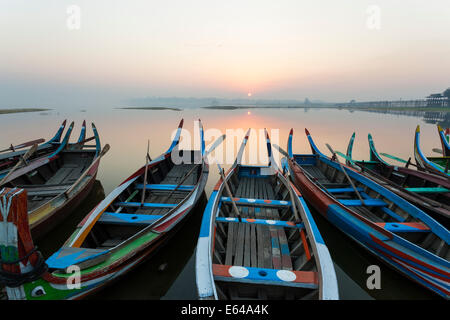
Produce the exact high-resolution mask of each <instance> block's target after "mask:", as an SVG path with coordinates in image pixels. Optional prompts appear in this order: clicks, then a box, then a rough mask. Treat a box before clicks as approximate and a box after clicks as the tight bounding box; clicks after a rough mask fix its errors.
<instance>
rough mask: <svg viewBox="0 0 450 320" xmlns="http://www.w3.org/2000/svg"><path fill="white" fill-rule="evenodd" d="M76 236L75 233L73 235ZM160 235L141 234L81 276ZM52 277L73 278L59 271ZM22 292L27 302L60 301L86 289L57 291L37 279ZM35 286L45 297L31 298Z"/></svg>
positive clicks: (151, 233) (100, 267)
mask: <svg viewBox="0 0 450 320" xmlns="http://www.w3.org/2000/svg"><path fill="white" fill-rule="evenodd" d="M74 234H76V232H75V233H74ZM159 235H160V234H159V233H155V232H151V231H150V232H148V233H145V234H143V235H142V236H140V237H139V238H137V239H135V240H134V241H132V242H130V243H129V244H127V245H125V246H123V247H122V248H120V249H119V250H117V251H115V252H112V254H111V255H110V256H109V257H108V259H106V260H105V261H103V262H101V263H99V264H97V265H95V266H92V267H90V268H87V269H84V270H81V276H83V275H84V274H88V273H91V272H95V271H97V270H99V269H102V268H104V267H106V266H108V265H111V264H113V263H114V262H115V261H117V260H119V259H120V258H122V257H124V256H125V255H127V254H128V253H130V252H132V251H133V250H136V249H137V248H139V247H140V246H142V245H144V244H146V243H150V242H152V241H153V240H155V239H156V238H158V236H159ZM52 275H53V276H55V277H59V278H62V279H66V280H67V279H69V278H70V277H71V276H73V274H70V273H63V272H59V271H55V272H53V273H52ZM23 286H24V290H25V294H26V297H27V299H28V300H60V299H66V298H68V297H70V296H74V295H77V294H78V293H81V292H83V291H86V289H87V287H81V288H80V289H65V290H62V289H59V288H58V289H57V288H53V287H52V286H51V284H50V283H48V282H47V281H45V280H43V279H39V280H36V281H34V282H31V283H25V284H24V285H23ZM37 286H42V287H43V288H44V290H45V292H46V295H45V296H42V297H38V298H35V297H32V296H31V291H32V290H33V289H34V288H36V287H37Z"/></svg>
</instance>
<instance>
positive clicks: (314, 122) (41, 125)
mask: <svg viewBox="0 0 450 320" xmlns="http://www.w3.org/2000/svg"><path fill="white" fill-rule="evenodd" d="M182 118H183V119H184V128H185V129H187V131H189V132H190V133H191V135H192V136H191V143H192V145H195V144H194V143H197V145H198V140H199V139H198V132H196V131H194V127H195V123H194V122H195V120H197V119H199V118H201V120H202V122H203V126H204V129H205V136H206V138H207V140H206V144H207V145H209V144H211V143H212V142H213V140H214V139H215V138H217V137H218V136H219V135H220V134H222V133H227V132H228V133H230V135H229V137H228V138H227V139H226V143H224V148H218V149H217V152H214V153H213V156H215V157H216V158H219V159H224V160H225V163H224V164H223V167H224V168H225V169H227V168H228V167H229V166H230V165H231V161H230V159H231V160H233V159H234V155H235V153H236V150H237V149H238V148H239V145H240V143H241V141H242V137H243V134H244V132H245V131H246V130H247V129H248V128H252V135H251V139H250V141H249V143H248V144H247V152H246V154H245V157H244V163H248V164H256V163H266V162H267V152H266V145H265V142H264V139H265V138H264V135H263V131H262V130H263V129H264V128H267V130H268V131H269V134H270V135H271V138H272V143H277V144H279V145H280V146H282V147H283V148H286V143H287V138H288V134H289V130H290V128H294V143H293V149H294V152H295V153H310V148H309V145H308V143H307V139H306V136H305V133H304V129H305V128H308V130H309V131H310V133H311V135H312V137H313V138H314V139H315V142H316V144H317V146H318V147H319V148H320V149H321V150H322V151H323V152H324V153H325V154H329V152H328V150H327V148H326V147H325V143H329V144H330V145H331V146H332V147H333V148H334V149H335V150H339V151H342V152H344V153H345V150H346V148H347V143H348V140H349V138H350V136H351V134H352V133H353V132H356V140H355V144H354V148H353V156H354V158H355V159H361V160H362V159H368V158H369V146H368V142H367V134H368V133H371V134H372V136H373V138H374V142H375V145H376V147H377V149H378V151H379V152H385V153H389V154H392V155H396V156H398V157H400V158H403V159H406V160H407V159H408V158H409V157H411V158H412V159H414V157H413V143H414V132H415V128H416V125H418V124H419V125H420V126H421V137H422V138H421V146H422V150H423V151H424V153H425V154H427V155H432V154H433V152H432V149H433V148H440V142H439V137H438V134H437V129H436V125H435V124H434V123H433V122H434V121H430V119H429V118H424V117H423V116H421V115H418V116H411V115H410V114H409V115H401V114H395V115H393V114H384V113H373V112H364V111H352V112H350V111H348V110H338V109H325V108H324V109H313V108H310V109H248V110H246V109H238V110H207V109H201V108H198V109H184V110H181V111H171V110H123V109H110V110H96V109H89V108H85V109H83V110H72V111H68V110H52V111H46V112H40V113H39V112H37V113H20V114H19V113H18V114H4V115H0V127H1V128H2V135H1V136H0V149H3V148H6V147H7V146H9V145H10V144H11V143H12V144H19V143H21V142H25V141H29V140H33V139H37V138H45V139H49V138H50V137H52V136H53V135H54V133H55V132H56V130H57V128H58V126H59V125H60V124H61V122H62V121H63V120H64V119H67V120H68V121H69V122H70V121H75V128H74V131H73V133H72V137H71V141H76V140H77V138H78V135H79V130H80V127H81V123H82V121H83V120H84V119H85V120H86V121H87V122H88V124H89V127H88V132H87V135H86V137H90V136H91V135H92V130H91V128H90V122H94V123H95V124H96V127H97V129H98V132H99V134H100V139H101V142H102V144H103V145H104V144H105V143H109V144H110V145H111V150H110V151H109V152H108V153H107V154H106V156H105V157H104V158H103V159H102V160H101V164H100V170H99V172H98V176H97V179H98V182H97V183H96V185H95V187H94V189H93V191H92V192H91V193H90V195H89V197H88V198H87V199H86V200H85V201H84V202H83V203H82V204H81V205H80V207H79V208H77V210H76V212H75V213H74V214H73V215H72V216H71V217H70V218H69V219H67V221H65V222H64V223H63V224H62V225H61V226H60V227H58V228H56V229H55V231H53V232H52V233H50V234H49V235H47V237H46V238H45V239H43V240H41V241H40V242H38V243H37V245H38V246H39V248H40V250H42V252H43V254H44V256H46V257H48V256H49V255H50V254H51V253H52V252H53V251H54V250H56V249H58V248H59V247H60V246H61V245H62V244H63V243H64V241H65V240H66V239H67V238H68V237H69V235H70V233H71V232H72V231H73V229H74V227H75V226H76V225H77V224H78V223H79V221H80V220H81V219H82V218H83V217H84V216H85V215H86V214H87V213H88V212H89V211H90V210H91V209H92V208H93V207H94V206H95V205H96V204H97V203H98V202H99V201H101V200H102V199H103V198H104V197H105V194H108V193H109V192H111V191H112V190H113V189H114V188H115V187H116V186H117V185H118V184H120V183H121V182H122V181H123V180H125V179H126V178H127V177H128V176H129V175H130V174H132V173H133V172H134V171H135V170H136V169H137V168H138V167H141V166H142V165H144V164H145V154H146V148H147V141H148V140H149V141H150V155H151V157H152V158H155V157H157V156H158V155H159V154H161V153H162V152H164V151H165V150H166V149H167V148H168V147H169V145H170V141H171V134H172V133H173V131H174V130H175V129H176V127H177V126H178V123H179V121H180V120H181V119H182ZM437 121H439V119H437ZM444 124H445V121H444ZM227 130H228V131H227ZM233 134H235V136H233ZM195 140H197V141H195ZM188 145H189V136H185V139H184V141H183V142H182V147H183V146H184V147H187V146H188ZM275 155H277V153H275ZM227 158H228V161H226V160H227ZM388 160H389V161H388V162H392V163H394V161H393V160H390V159H388ZM397 164H398V165H401V163H397ZM217 180H218V170H217V167H216V165H214V164H211V166H210V175H209V179H208V183H207V186H206V189H205V194H204V196H203V197H202V201H200V203H199V204H198V205H197V207H196V209H195V210H194V213H193V215H192V216H191V217H190V218H189V221H186V224H185V226H184V227H183V228H182V229H181V230H180V231H179V232H178V233H177V234H176V235H175V236H174V237H173V238H172V239H171V241H170V242H169V243H168V244H167V245H166V246H165V247H163V248H162V249H161V250H160V251H159V252H158V253H157V254H156V255H155V256H154V257H153V258H152V259H151V260H149V261H148V262H146V263H144V264H142V265H141V266H140V267H138V268H137V269H136V270H134V271H133V272H132V273H130V274H128V275H126V276H125V277H124V278H122V279H121V280H119V281H118V282H116V283H114V284H112V285H111V286H110V287H108V288H106V289H105V290H103V291H101V292H100V293H98V294H96V295H94V296H92V299H159V298H161V299H195V298H196V287H195V273H194V270H195V256H194V253H195V247H196V242H197V236H198V231H199V227H200V221H201V217H202V213H203V209H204V207H205V205H206V202H207V198H208V197H209V195H210V193H211V190H212V187H213V186H214V185H215V183H216V182H217ZM313 215H314V217H315V219H316V222H317V224H318V226H319V229H320V231H321V233H322V235H323V237H324V239H325V242H326V244H327V245H328V247H329V249H330V253H331V255H332V258H333V260H334V263H335V268H336V273H337V277H338V282H339V291H340V297H341V298H342V299H434V298H435V296H434V295H432V294H431V293H429V292H428V291H427V290H425V289H422V288H421V287H420V286H418V285H416V284H414V283H412V282H411V281H409V280H407V279H406V278H404V277H402V276H401V275H400V274H398V273H397V272H394V271H392V270H391V269H389V268H388V267H386V266H385V265H384V264H383V263H381V262H380V261H378V260H377V259H376V258H374V257H373V256H372V255H370V254H369V253H367V252H366V251H365V250H364V249H362V248H360V247H358V245H356V244H355V243H354V242H353V241H351V240H350V239H349V238H347V237H346V236H345V235H344V234H343V233H341V232H339V231H338V230H337V229H336V228H334V227H333V226H332V225H331V224H329V223H328V222H327V221H326V220H325V219H323V218H322V217H321V216H320V215H319V214H318V213H317V212H313ZM370 265H378V266H380V268H381V289H380V290H369V289H367V287H366V281H367V278H368V276H369V275H368V274H367V273H366V270H367V267H368V266H370Z"/></svg>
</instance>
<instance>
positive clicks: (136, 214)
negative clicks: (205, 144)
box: [81, 150, 202, 250]
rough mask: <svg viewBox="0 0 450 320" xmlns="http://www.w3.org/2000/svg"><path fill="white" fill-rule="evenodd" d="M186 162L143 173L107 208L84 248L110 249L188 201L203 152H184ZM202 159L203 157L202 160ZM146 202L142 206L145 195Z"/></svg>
mask: <svg viewBox="0 0 450 320" xmlns="http://www.w3.org/2000/svg"><path fill="white" fill-rule="evenodd" d="M180 153H182V155H184V157H183V158H184V160H183V162H182V163H180V164H176V165H175V164H174V163H173V161H172V160H171V158H170V157H168V158H166V159H165V160H163V161H161V162H159V163H158V164H157V165H155V166H153V167H150V168H149V169H148V171H147V180H146V183H145V194H144V179H145V172H143V173H142V174H141V175H140V176H139V177H138V178H137V179H136V180H135V181H134V182H133V183H131V184H130V185H129V186H128V187H127V188H126V189H125V190H124V191H123V192H122V193H121V194H119V195H118V196H117V198H116V199H115V201H114V202H113V203H112V204H111V205H110V206H109V207H108V208H106V210H105V212H104V213H103V214H102V215H101V217H100V218H99V220H98V221H97V222H96V223H95V225H94V227H93V228H92V230H91V232H90V233H89V235H88V236H87V237H86V239H85V241H84V242H83V244H82V246H81V247H83V248H91V249H102V250H105V249H111V248H114V247H116V246H118V245H119V244H121V243H122V242H124V241H126V240H127V239H129V238H130V237H132V236H133V235H135V234H136V233H138V232H139V231H141V230H143V229H144V228H146V227H148V226H149V225H151V224H153V223H154V222H155V221H157V220H158V219H160V218H161V217H163V216H164V215H166V214H167V213H169V212H170V211H171V210H172V209H173V208H175V207H177V206H178V205H179V204H180V203H182V202H183V201H185V199H187V198H188V196H189V195H190V193H191V192H192V191H193V190H194V188H195V186H196V185H197V183H198V182H199V179H200V177H201V174H202V163H201V162H200V163H198V164H197V162H199V161H195V160H196V159H197V160H198V159H199V156H200V151H186V150H181V151H180ZM200 159H201V156H200ZM143 194H144V201H143V202H142V195H143Z"/></svg>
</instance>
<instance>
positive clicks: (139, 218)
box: [98, 212, 162, 225]
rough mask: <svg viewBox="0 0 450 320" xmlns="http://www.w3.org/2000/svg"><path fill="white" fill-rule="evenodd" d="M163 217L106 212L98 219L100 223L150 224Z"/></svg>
mask: <svg viewBox="0 0 450 320" xmlns="http://www.w3.org/2000/svg"><path fill="white" fill-rule="evenodd" d="M161 217H162V216H160V215H148V214H131V213H116V212H104V213H103V214H102V215H101V217H100V218H99V219H98V223H108V224H120V225H124V224H132V225H148V224H151V223H153V222H155V221H156V220H158V219H159V218H161Z"/></svg>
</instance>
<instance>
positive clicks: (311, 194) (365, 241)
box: [288, 130, 450, 299]
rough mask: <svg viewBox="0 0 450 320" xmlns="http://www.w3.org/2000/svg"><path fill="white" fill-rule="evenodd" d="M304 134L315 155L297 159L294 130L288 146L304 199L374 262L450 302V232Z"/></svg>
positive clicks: (295, 178)
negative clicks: (397, 272) (326, 154)
mask: <svg viewBox="0 0 450 320" xmlns="http://www.w3.org/2000/svg"><path fill="white" fill-rule="evenodd" d="M305 131H306V134H307V137H308V140H309V143H310V145H311V149H312V154H295V155H294V154H293V152H292V137H293V130H291V133H290V136H289V140H288V153H289V156H290V159H289V170H290V173H291V177H292V178H293V179H294V181H295V184H296V185H297V187H298V188H299V189H300V192H301V193H302V194H303V196H304V197H305V199H306V200H307V201H308V202H309V203H310V204H311V205H313V206H314V208H315V209H316V210H317V211H318V212H320V213H321V214H322V215H323V216H324V217H325V218H326V219H327V220H328V221H329V222H330V223H332V224H333V225H334V226H336V227H337V228H338V229H340V230H341V231H342V232H344V233H345V234H346V235H347V236H349V237H350V238H351V239H353V240H354V241H356V243H358V244H359V245H361V246H362V247H364V248H365V249H367V250H368V251H369V252H371V253H372V254H374V255H375V256H376V257H378V258H379V259H381V260H382V261H384V262H385V263H387V264H388V265H389V266H391V267H392V268H394V269H396V270H398V271H399V272H400V273H402V274H403V275H405V276H406V277H408V278H410V279H412V280H413V281H415V282H417V283H419V284H420V285H422V286H424V287H426V288H427V289H429V290H431V291H432V292H435V293H437V294H438V295H440V296H442V297H444V298H447V299H448V298H449V293H450V262H449V259H450V250H449V242H450V232H449V231H448V230H447V229H446V228H444V227H443V226H442V225H441V224H439V223H438V222H436V221H435V220H434V219H432V218H430V217H429V216H428V215H427V214H425V213H424V212H423V211H422V210H420V209H419V208H417V207H416V206H414V205H412V204H410V203H409V202H408V201H406V200H404V199H403V198H401V197H399V196H398V195H396V194H395V193H393V192H391V191H389V190H388V189H386V188H385V187H384V186H381V185H379V184H377V183H375V182H374V181H373V180H371V179H369V178H367V177H365V176H363V175H361V174H360V173H358V172H357V171H356V170H355V169H352V168H349V167H347V166H342V165H340V164H339V163H337V162H336V161H333V160H331V159H330V158H328V157H327V156H325V155H324V154H323V153H321V152H320V151H319V149H318V148H317V146H316V145H315V143H314V141H313V139H312V137H311V136H310V134H309V132H308V130H305ZM334 157H335V156H333V158H334ZM347 176H348V178H347Z"/></svg>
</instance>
